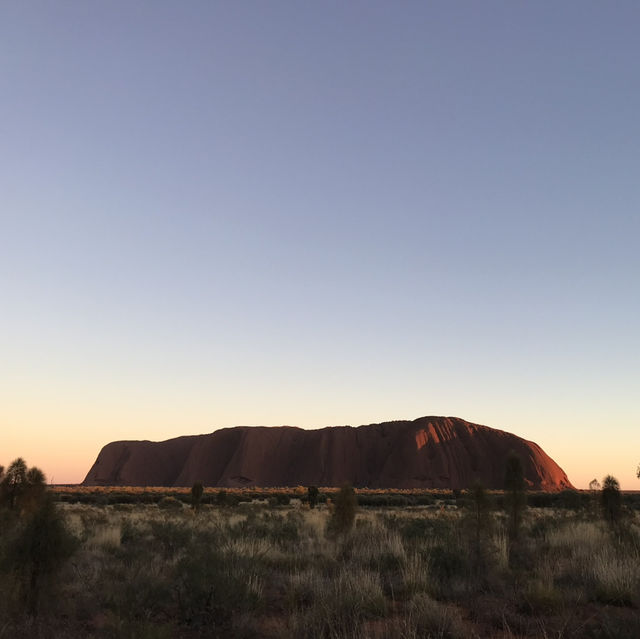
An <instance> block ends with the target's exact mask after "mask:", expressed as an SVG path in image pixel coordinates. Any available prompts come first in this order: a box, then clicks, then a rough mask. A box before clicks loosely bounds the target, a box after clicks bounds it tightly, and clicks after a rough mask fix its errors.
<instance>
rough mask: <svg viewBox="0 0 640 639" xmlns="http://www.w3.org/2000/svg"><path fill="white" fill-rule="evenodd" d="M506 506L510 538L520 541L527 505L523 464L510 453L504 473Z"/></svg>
mask: <svg viewBox="0 0 640 639" xmlns="http://www.w3.org/2000/svg"><path fill="white" fill-rule="evenodd" d="M504 505H505V510H506V512H507V517H508V519H509V525H508V530H509V538H510V539H511V540H512V541H515V540H517V539H518V536H519V534H520V525H521V523H522V514H523V512H524V509H525V507H526V505H527V495H526V492H525V481H524V471H523V468H522V462H521V461H520V458H519V457H518V456H517V455H516V454H515V453H513V452H512V453H509V456H508V457H507V462H506V465H505V473H504Z"/></svg>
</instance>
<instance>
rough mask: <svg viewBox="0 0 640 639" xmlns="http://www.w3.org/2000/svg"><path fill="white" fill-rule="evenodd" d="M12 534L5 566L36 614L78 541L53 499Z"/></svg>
mask: <svg viewBox="0 0 640 639" xmlns="http://www.w3.org/2000/svg"><path fill="white" fill-rule="evenodd" d="M12 532H13V534H12V535H11V536H10V539H9V541H8V544H7V549H6V550H7V552H6V555H5V567H6V568H8V569H9V570H10V571H12V572H13V574H14V575H15V576H16V578H17V584H16V585H17V588H16V591H15V594H17V596H18V598H19V600H20V601H21V602H22V603H23V604H25V606H26V609H27V611H28V612H29V613H30V614H36V613H37V611H38V607H39V602H40V597H41V593H42V591H43V589H44V586H45V584H46V583H47V581H48V579H49V578H50V577H52V575H54V574H55V572H56V571H57V570H58V569H59V568H60V567H61V566H62V564H63V563H64V562H65V560H66V559H67V558H68V557H70V556H71V554H72V553H73V551H74V550H75V548H76V545H77V542H76V539H75V538H74V537H73V535H71V534H70V533H69V531H68V530H67V528H66V526H65V524H64V521H63V520H62V518H61V516H60V515H59V513H58V511H57V509H56V506H55V504H54V502H53V499H52V498H51V497H50V496H46V497H45V498H43V499H42V500H41V502H40V504H39V505H38V507H37V508H36V509H35V510H34V511H33V512H32V513H31V514H30V515H29V516H28V518H27V520H26V521H24V522H20V523H19V524H18V525H17V527H16V528H15V529H14V530H13V531H12Z"/></svg>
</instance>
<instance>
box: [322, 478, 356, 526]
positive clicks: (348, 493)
mask: <svg viewBox="0 0 640 639" xmlns="http://www.w3.org/2000/svg"><path fill="white" fill-rule="evenodd" d="M357 508H358V498H357V497H356V492H355V490H354V489H353V487H352V486H351V484H345V485H344V486H343V487H342V488H341V489H340V491H339V492H338V493H337V495H336V498H335V502H334V504H333V513H332V514H331V519H330V520H329V522H328V524H327V532H328V534H329V536H338V535H346V534H348V533H349V532H351V529H352V528H353V524H354V522H355V520H356V510H357Z"/></svg>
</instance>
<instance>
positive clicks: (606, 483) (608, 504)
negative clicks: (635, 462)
mask: <svg viewBox="0 0 640 639" xmlns="http://www.w3.org/2000/svg"><path fill="white" fill-rule="evenodd" d="M602 514H603V515H604V518H605V519H606V520H607V521H608V522H609V523H610V524H616V523H617V522H618V521H620V515H621V514H622V500H621V496H620V484H619V482H618V480H617V479H616V478H615V477H614V476H613V475H607V476H606V477H605V478H604V479H603V480H602Z"/></svg>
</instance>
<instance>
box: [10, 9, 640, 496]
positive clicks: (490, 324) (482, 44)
mask: <svg viewBox="0 0 640 639" xmlns="http://www.w3.org/2000/svg"><path fill="white" fill-rule="evenodd" d="M638 25H640V5H639V4H638V3H637V2H616V3H615V4H609V3H602V2H585V1H580V2H562V3H554V2H535V3H534V2H530V3H512V2H482V3H478V2H457V3H448V2H447V3H418V2H416V3H413V2H407V3H389V2H349V3H344V2H316V3H296V2H257V1H256V2H208V1H207V2H188V3H183V2H159V1H153V2H128V1H127V2H115V1H114V2H108V3H96V2H84V1H68V2H57V3H52V2H21V1H15V2H13V1H11V2H10V1H7V2H3V3H2V4H1V5H0V132H1V138H0V139H1V140H2V147H1V148H2V153H0V197H1V200H0V307H1V313H0V317H1V320H0V322H1V324H0V325H1V327H2V330H1V332H0V430H1V435H0V452H1V458H0V463H4V464H5V465H6V464H7V463H8V462H9V461H11V459H13V458H14V457H16V456H18V455H22V456H24V457H25V458H26V459H27V462H28V463H31V464H36V463H37V464H38V465H39V466H41V467H42V468H43V469H44V470H45V471H46V472H47V474H48V476H49V477H50V478H51V479H53V480H54V481H80V480H81V479H82V478H83V476H84V473H85V472H86V471H87V470H88V468H89V467H90V465H91V463H92V462H93V460H94V458H95V456H96V455H97V453H98V450H99V448H100V447H101V446H102V445H103V444H105V443H107V442H108V441H111V440H114V439H123V438H126V439H164V438H168V437H171V436H176V435H180V434H186V433H198V432H209V431H212V430H214V429H216V428H219V427H223V426H231V425H236V424H267V425H276V424H293V425H299V426H303V427H319V426H326V425H337V424H346V423H349V424H353V425H358V424H361V423H368V422H373V421H383V420H386V419H393V418H415V417H419V416H421V415H430V414H445V415H457V416H460V417H464V418H465V419H468V420H470V421H475V422H479V423H485V424H488V425H490V426H495V427H498V428H502V429H505V430H510V431H512V432H515V433H516V434H518V435H521V436H524V437H526V438H527V439H532V440H534V441H536V442H538V443H539V444H540V445H541V446H542V447H543V448H544V449H545V450H547V452H548V453H549V454H551V455H552V456H553V457H554V458H555V459H556V460H557V461H558V463H560V465H561V466H562V467H563V468H564V469H565V470H566V471H567V473H568V474H569V477H570V479H572V480H573V482H574V483H575V484H576V485H579V486H586V484H587V483H588V481H589V480H590V479H592V478H593V477H598V478H599V479H601V478H602V476H603V475H604V474H606V473H613V474H614V475H616V476H617V477H618V478H619V479H620V480H621V483H622V485H623V488H629V489H633V488H638V487H639V482H638V481H637V480H636V479H635V467H636V465H637V462H638V461H640V406H639V402H638V399H639V398H640V373H639V363H640V339H639V332H638V325H639V322H638V320H639V314H640V313H639V311H640V299H639V297H640V295H639V290H640V287H639V276H640V257H639V256H640V250H639V240H640V179H639V178H640V176H639V175H638V170H639V167H640V118H639V117H638V114H639V113H640V44H639V40H638Z"/></svg>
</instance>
